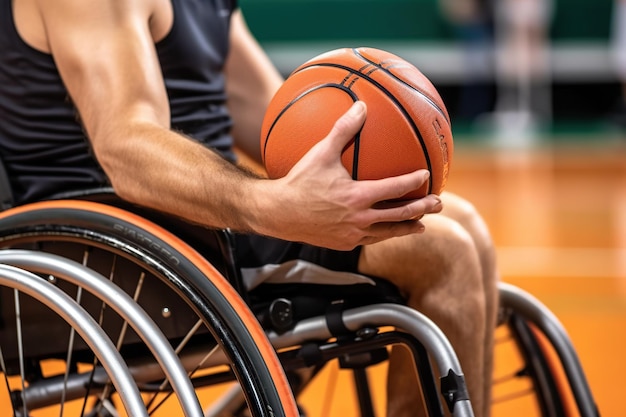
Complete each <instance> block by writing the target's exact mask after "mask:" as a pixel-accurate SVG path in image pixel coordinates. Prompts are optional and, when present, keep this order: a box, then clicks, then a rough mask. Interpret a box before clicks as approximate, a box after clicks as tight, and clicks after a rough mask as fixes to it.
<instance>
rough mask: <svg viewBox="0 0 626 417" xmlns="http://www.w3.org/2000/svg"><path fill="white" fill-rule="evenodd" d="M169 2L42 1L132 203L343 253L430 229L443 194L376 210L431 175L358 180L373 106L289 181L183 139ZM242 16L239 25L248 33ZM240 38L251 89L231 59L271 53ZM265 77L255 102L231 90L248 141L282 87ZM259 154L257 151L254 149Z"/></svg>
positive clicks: (80, 97) (118, 186)
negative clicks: (164, 18)
mask: <svg viewBox="0 0 626 417" xmlns="http://www.w3.org/2000/svg"><path fill="white" fill-rule="evenodd" d="M158 1H160V0H99V1H97V2H91V1H84V0H56V1H54V2H51V1H47V0H38V7H39V12H40V13H41V16H42V19H43V24H44V26H45V30H46V37H47V42H48V46H49V49H50V51H51V53H52V55H53V56H54V59H55V61H56V63H57V65H58V68H59V71H60V73H61V76H62V77H63V80H64V82H65V83H66V86H67V88H68V91H69V93H70V96H71V98H72V99H73V100H74V102H75V104H76V106H77V108H78V110H79V113H80V116H81V119H82V122H83V124H84V126H85V129H86V131H87V134H88V136H89V139H90V141H91V143H92V146H93V149H94V152H95V155H96V157H97V158H98V160H99V162H100V164H101V165H102V167H103V168H104V170H105V171H106V173H107V175H108V176H109V178H110V180H111V182H112V185H113V187H114V188H115V191H116V192H117V193H118V194H119V195H120V196H121V197H123V198H125V199H127V200H129V201H133V202H137V203H140V204H143V205H146V206H150V207H153V208H156V209H159V210H162V211H165V212H169V213H171V214H174V215H177V216H180V217H183V218H186V219H189V220H192V221H195V222H199V223H202V224H206V225H209V226H214V227H230V228H233V229H237V230H249V231H255V232H257V233H261V234H266V235H271V236H275V237H279V238H283V239H288V240H296V241H305V242H308V243H312V244H316V245H320V246H327V247H331V248H336V249H350V248H352V247H354V246H355V245H357V244H365V243H373V242H376V241H380V240H383V239H386V238H389V237H392V236H399V235H403V234H407V233H415V232H417V231H420V230H421V229H422V225H421V224H420V223H419V221H418V220H416V219H418V218H419V217H421V216H422V215H423V214H425V213H429V212H434V211H438V210H440V209H441V206H440V201H439V199H438V198H436V197H434V196H430V197H427V198H424V199H421V200H416V201H413V202H410V203H406V204H401V205H398V206H396V207H388V208H385V209H381V208H374V206H375V204H376V203H377V202H379V201H382V200H389V199H393V198H398V197H400V196H402V195H404V194H406V193H407V192H408V191H410V190H413V189H417V188H419V187H420V186H421V185H422V183H423V182H424V181H425V176H424V172H423V171H417V172H415V173H412V174H407V175H404V176H401V177H397V178H392V179H385V180H380V181H353V180H352V179H351V178H350V176H349V175H348V174H347V172H346V171H345V169H344V168H343V166H342V165H341V161H340V153H341V150H342V149H343V147H344V146H345V145H346V144H347V142H348V141H349V140H350V139H351V138H352V137H353V136H354V135H355V134H356V132H357V131H358V129H359V127H360V126H361V125H362V124H363V122H364V120H365V107H364V106H362V105H361V106H359V105H357V106H355V107H354V108H353V112H351V113H350V114H348V115H346V116H344V117H343V118H341V119H340V120H339V121H338V123H337V124H336V126H335V128H334V129H333V131H332V132H331V133H330V134H329V135H328V137H327V138H326V139H325V140H323V141H321V142H320V143H319V144H318V145H317V146H316V147H314V148H313V150H312V151H311V152H309V153H308V154H307V155H306V156H305V158H303V160H302V161H301V162H300V163H299V164H297V165H296V166H295V167H294V169H293V170H292V172H291V173H290V174H289V175H287V176H286V177H285V178H282V179H280V180H265V179H258V178H255V177H253V176H251V175H249V174H246V173H244V172H243V171H241V170H239V169H238V168H236V167H235V166H233V165H231V164H230V163H228V162H226V161H224V160H222V159H221V158H220V157H219V156H217V154H215V153H213V152H212V151H210V150H207V149H205V148H204V147H203V146H201V145H198V144H197V143H195V142H194V141H192V140H189V139H187V138H185V137H183V136H181V135H179V134H177V133H174V132H172V131H171V130H170V129H169V119H170V115H169V108H168V101H167V96H166V92H165V88H164V84H163V79H162V76H161V72H160V68H159V63H158V59H157V56H156V53H155V48H154V38H153V36H154V35H153V33H152V32H153V30H154V27H152V26H151V24H153V23H154V22H155V20H158V19H157V17H158V16H157V15H156V11H157V10H159V9H158V7H157V3H158ZM166 4H167V3H166ZM160 6H162V4H161V5H160ZM239 18H240V17H237V16H235V21H234V24H235V25H234V28H235V29H236V28H238V27H239V28H241V27H242V25H241V24H242V21H239V22H238V20H237V19H239ZM240 34H241V33H240ZM237 36H238V35H235V37H234V38H233V47H234V50H233V54H232V56H231V62H229V69H228V71H229V75H232V74H235V75H234V80H239V81H240V82H245V80H243V78H245V77H242V76H241V74H239V76H237V75H236V74H237V73H238V71H236V70H234V69H233V67H232V66H231V63H232V62H239V63H242V62H243V63H245V62H246V61H247V60H255V61H257V60H259V59H261V60H262V58H259V57H255V52H254V49H248V50H247V52H246V51H244V50H243V49H240V48H248V47H249V45H250V42H248V41H245V39H246V36H249V35H245V34H244V38H237ZM242 39H243V40H244V41H243V42H240V41H241V40H242ZM248 40H249V38H248ZM246 45H247V46H246ZM257 48H258V47H257ZM251 51H252V52H251ZM257 52H258V49H257ZM262 65H265V64H262ZM257 75H259V74H257ZM264 80H265V83H263V82H262V81H263V80H256V81H259V82H261V83H262V87H261V89H262V90H264V91H265V92H264V93H262V94H260V95H259V96H258V97H257V98H256V99H252V100H247V99H243V98H242V97H243V96H244V91H243V88H242V90H238V89H237V88H236V87H234V86H233V85H232V84H230V86H229V91H230V92H231V94H232V97H233V102H232V104H233V106H234V108H233V109H234V110H235V111H236V113H237V114H236V115H235V121H238V120H239V121H240V122H241V123H242V126H241V128H239V127H238V128H237V129H239V130H237V131H236V133H238V136H239V133H240V134H241V136H247V137H252V135H249V134H245V135H244V133H245V131H248V132H250V131H254V130H257V129H258V123H259V116H260V115H262V112H263V111H264V109H265V103H266V101H267V100H268V97H270V96H271V94H273V90H274V89H275V88H276V83H277V81H276V80H277V78H276V77H274V76H272V77H270V78H264ZM268 80H269V81H268ZM253 91H255V92H259V90H253ZM250 93H251V91H248V92H247V94H250ZM256 100H258V101H256ZM260 106H262V109H261V108H260ZM251 108H254V109H255V110H254V112H253V113H250V114H249V115H248V117H246V116H244V118H242V117H241V115H240V114H241V113H242V111H244V112H245V109H251ZM246 120H247V122H246ZM254 140H256V141H257V142H258V136H257V137H255V138H254ZM249 143H252V142H249ZM256 146H258V145H256ZM247 150H248V151H249V152H251V153H254V152H255V150H254V145H250V146H248V149H247ZM257 153H258V151H257Z"/></svg>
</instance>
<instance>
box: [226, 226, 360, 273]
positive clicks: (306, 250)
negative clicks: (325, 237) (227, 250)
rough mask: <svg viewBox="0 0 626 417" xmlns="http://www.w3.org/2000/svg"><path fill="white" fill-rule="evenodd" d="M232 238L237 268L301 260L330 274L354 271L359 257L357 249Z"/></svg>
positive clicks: (244, 236)
mask: <svg viewBox="0 0 626 417" xmlns="http://www.w3.org/2000/svg"><path fill="white" fill-rule="evenodd" d="M233 237H234V243H235V253H236V258H237V262H238V264H239V266H240V267H241V268H253V267H258V266H262V265H267V264H282V263H284V262H287V261H291V260H294V259H301V260H304V261H309V262H311V263H314V264H316V265H319V266H322V267H324V268H327V269H330V270H333V271H344V272H357V267H358V263H359V256H360V254H361V247H360V246H358V247H356V248H355V249H353V250H351V251H338V250H332V249H326V248H321V247H317V246H312V245H307V244H304V243H295V242H287V241H284V240H280V239H275V238H270V237H266V236H259V235H250V234H235V235H234V236H233Z"/></svg>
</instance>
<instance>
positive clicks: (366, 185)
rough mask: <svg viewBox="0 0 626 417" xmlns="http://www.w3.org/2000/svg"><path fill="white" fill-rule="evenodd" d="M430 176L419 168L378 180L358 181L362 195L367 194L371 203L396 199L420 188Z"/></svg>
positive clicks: (426, 171)
mask: <svg viewBox="0 0 626 417" xmlns="http://www.w3.org/2000/svg"><path fill="white" fill-rule="evenodd" d="M428 178H430V172H429V171H428V170H426V169H420V170H417V171H414V172H411V173H408V174H404V175H399V176H396V177H389V178H383V179H380V180H370V181H359V186H360V187H362V188H363V190H364V191H363V195H366V196H369V198H370V200H371V201H372V204H374V203H378V202H382V201H387V200H397V199H400V198H402V197H403V196H405V195H407V194H408V193H410V192H411V191H415V190H418V189H420V188H421V187H422V186H423V185H424V184H425V183H426V182H427V181H428Z"/></svg>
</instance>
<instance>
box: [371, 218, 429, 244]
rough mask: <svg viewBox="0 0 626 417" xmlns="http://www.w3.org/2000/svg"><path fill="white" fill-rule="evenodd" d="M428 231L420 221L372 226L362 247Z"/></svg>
mask: <svg viewBox="0 0 626 417" xmlns="http://www.w3.org/2000/svg"><path fill="white" fill-rule="evenodd" d="M425 230H426V228H425V226H424V224H423V223H422V222H421V221H419V220H408V221H405V222H397V223H376V224H373V225H372V226H370V228H369V230H368V233H367V236H365V237H364V238H363V239H361V242H360V244H361V245H370V244H372V243H376V242H381V241H383V240H387V239H390V238H393V237H400V236H406V235H411V234H416V233H423V232H424V231H425Z"/></svg>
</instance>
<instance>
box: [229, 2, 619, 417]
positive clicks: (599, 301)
mask: <svg viewBox="0 0 626 417" xmlns="http://www.w3.org/2000/svg"><path fill="white" fill-rule="evenodd" d="M240 5H241V7H242V9H243V11H244V13H245V15H246V18H247V20H248V24H249V26H250V28H251V30H252V31H253V33H254V34H255V35H256V36H257V38H258V39H259V41H260V42H261V44H262V46H263V47H264V48H265V49H266V51H267V52H268V53H269V55H270V58H271V59H272V60H273V61H274V63H275V64H276V65H277V66H278V68H279V69H280V71H281V72H282V73H283V74H284V75H288V74H289V73H290V72H291V71H292V70H293V69H294V68H295V67H297V66H298V65H300V64H302V63H303V62H305V61H306V60H308V59H310V58H312V57H314V56H315V55H317V54H319V53H322V52H325V51H328V50H331V49H335V48H340V47H358V46H370V47H377V48H381V49H385V50H388V51H390V52H393V53H395V54H397V55H399V56H400V57H402V58H404V59H406V60H407V61H409V62H412V63H413V64H415V65H416V66H417V67H418V68H419V69H420V70H421V71H422V72H423V73H424V74H425V75H426V76H428V77H429V78H430V80H431V81H432V82H433V84H435V86H436V87H437V89H438V90H439V92H440V93H441V95H442V97H443V99H444V101H445V103H446V105H447V107H448V110H449V112H450V115H451V119H452V126H453V133H454V140H455V154H454V160H453V162H452V166H451V173H450V179H449V182H448V190H450V191H454V192H457V193H459V194H462V195H464V196H465V197H467V198H468V199H469V200H470V201H472V202H473V203H474V204H475V205H476V206H477V208H478V209H479V210H480V211H481V213H482V214H483V215H484V216H485V219H486V221H487V223H488V224H489V226H490V228H491V231H492V233H493V237H494V240H495V243H496V246H497V249H498V256H499V266H500V270H501V273H502V280H504V281H507V282H511V283H513V284H515V285H518V286H520V287H522V288H524V289H526V290H528V291H530V292H531V293H532V294H534V295H535V296H536V297H538V298H539V299H540V300H541V301H543V302H544V303H545V304H546V305H547V306H548V307H549V308H550V309H551V310H552V311H553V312H554V313H555V314H556V315H557V316H558V317H559V318H560V319H561V320H562V322H563V324H564V325H565V327H566V328H567V330H568V332H569V334H570V336H571V338H572V340H573V341H574V344H575V346H576V348H577V350H578V353H579V355H580V358H581V361H582V364H583V367H584V368H585V370H586V372H587V376H588V378H589V382H590V385H591V388H592V390H593V392H594V395H595V396H596V399H597V402H598V405H599V408H600V412H601V414H602V415H603V416H623V415H626V401H624V399H623V398H622V397H621V395H622V393H623V392H624V389H626V382H625V381H624V379H623V377H622V375H623V374H624V373H626V356H625V355H624V354H623V351H624V345H625V344H624V342H625V341H626V105H625V101H624V99H625V97H626V96H625V95H624V94H626V93H625V92H626V89H624V86H625V85H626V83H623V82H624V81H626V2H624V1H621V2H620V1H618V0H552V1H549V0H493V1H490V0H240ZM497 371H498V370H497V369H496V373H497ZM518 413H519V415H524V412H523V410H518ZM508 415H517V414H515V412H514V411H513V412H511V413H509V414H508Z"/></svg>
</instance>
